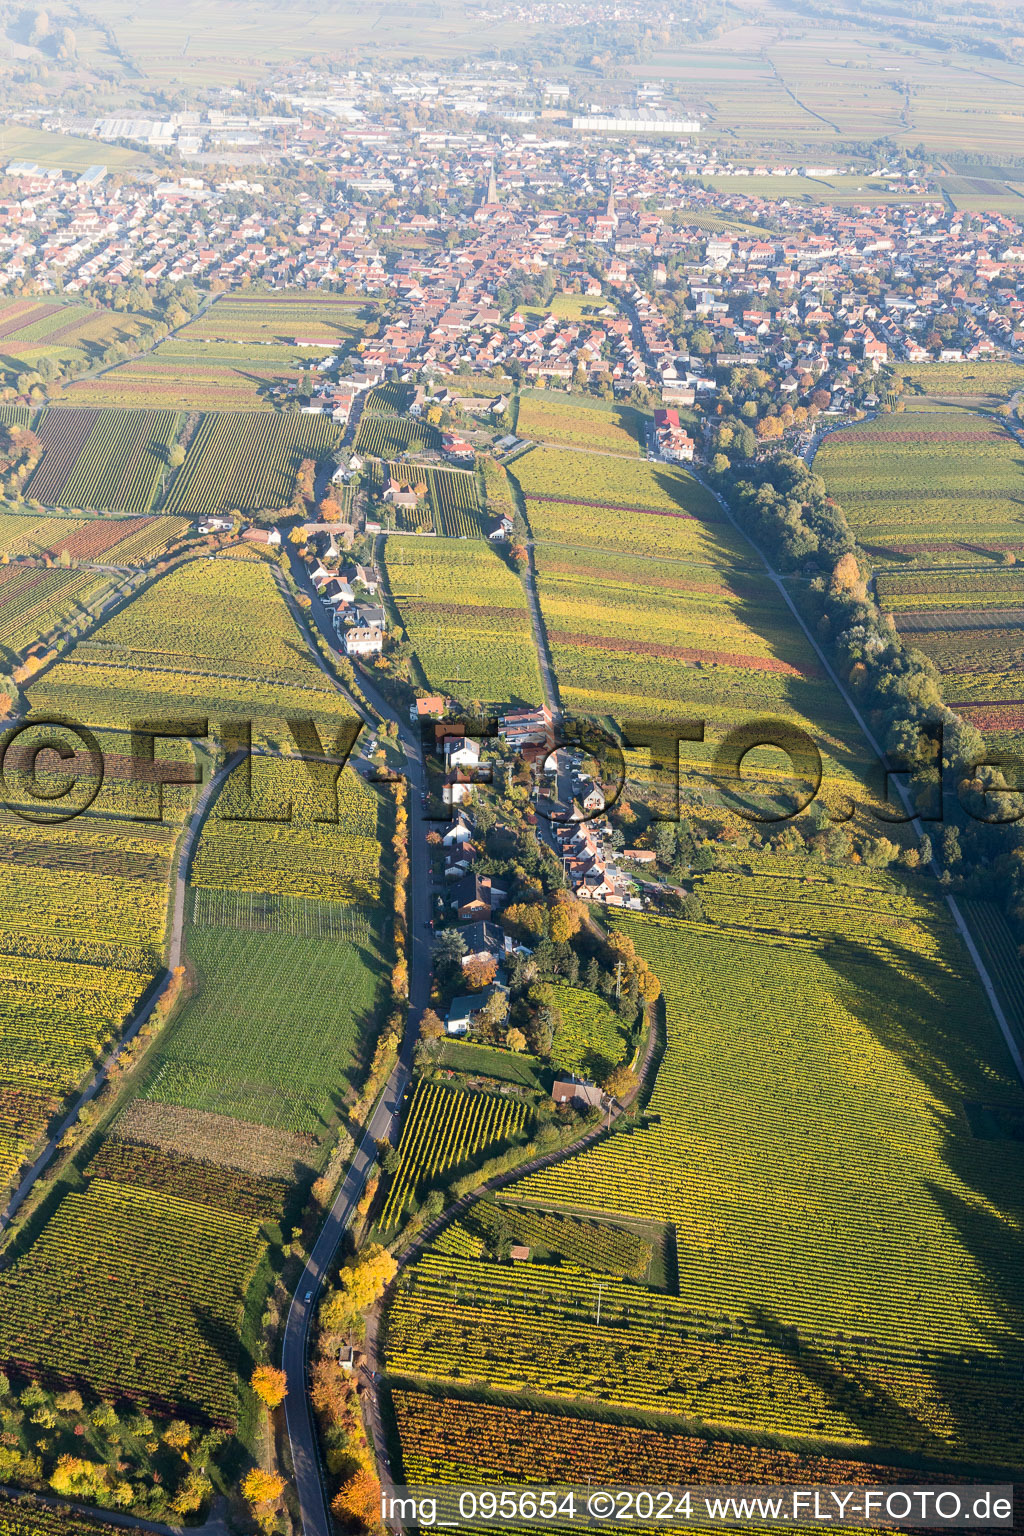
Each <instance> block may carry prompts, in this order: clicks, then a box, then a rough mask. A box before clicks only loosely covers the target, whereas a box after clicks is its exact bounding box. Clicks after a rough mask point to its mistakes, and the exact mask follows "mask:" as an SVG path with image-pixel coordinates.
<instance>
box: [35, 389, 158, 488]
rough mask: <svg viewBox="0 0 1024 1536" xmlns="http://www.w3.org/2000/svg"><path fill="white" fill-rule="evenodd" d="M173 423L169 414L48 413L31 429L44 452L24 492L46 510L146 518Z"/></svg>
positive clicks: (68, 409) (60, 410)
mask: <svg viewBox="0 0 1024 1536" xmlns="http://www.w3.org/2000/svg"><path fill="white" fill-rule="evenodd" d="M177 423H178V417H177V415H176V413H175V412H173V411H155V412H150V411H118V410H112V411H90V410H77V409H74V408H71V407H64V406H55V407H51V408H50V409H49V410H48V411H46V412H44V414H43V417H42V420H41V422H40V424H39V426H38V427H37V429H36V431H37V435H38V437H39V439H40V441H41V443H42V444H43V447H44V450H45V451H44V453H43V457H42V459H41V460H40V461H39V467H38V469H37V470H36V472H35V474H34V475H33V476H32V479H31V480H30V482H29V487H28V489H29V492H30V494H31V495H32V496H33V497H34V499H35V500H36V501H41V502H44V503H47V504H51V503H61V504H63V505H64V506H81V507H92V508H97V509H106V510H110V511H116V512H148V511H149V509H150V507H151V506H152V505H153V499H154V497H155V496H156V492H157V488H158V486H159V485H160V483H161V481H162V478H163V476H164V474H165V472H166V463H167V453H168V450H169V448H170V445H171V442H172V441H173V438H174V434H175V431H176V429H177Z"/></svg>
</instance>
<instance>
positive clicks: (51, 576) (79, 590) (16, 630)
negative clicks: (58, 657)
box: [0, 565, 112, 653]
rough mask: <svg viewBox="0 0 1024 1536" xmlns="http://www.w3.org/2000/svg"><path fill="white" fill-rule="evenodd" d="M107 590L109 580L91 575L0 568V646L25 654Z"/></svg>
mask: <svg viewBox="0 0 1024 1536" xmlns="http://www.w3.org/2000/svg"><path fill="white" fill-rule="evenodd" d="M111 586H112V583H111V581H110V578H109V577H107V576H103V575H99V574H97V573H96V572H95V571H85V572H81V571H47V570H40V569H39V567H38V566H16V565H8V566H3V567H0V646H6V647H7V649H8V650H11V651H14V652H17V653H21V652H24V651H26V650H27V649H28V648H29V647H30V646H32V645H34V644H36V642H37V641H39V639H40V638H41V637H42V636H45V635H48V634H49V633H50V631H51V630H53V629H54V628H56V627H57V626H58V625H60V624H62V623H64V622H66V621H67V620H68V619H69V618H72V617H73V616H75V615H79V614H84V613H86V611H87V610H88V608H89V607H90V606H94V605H95V604H96V602H97V599H98V598H100V597H101V596H102V595H103V594H105V593H106V592H109V591H110V590H111Z"/></svg>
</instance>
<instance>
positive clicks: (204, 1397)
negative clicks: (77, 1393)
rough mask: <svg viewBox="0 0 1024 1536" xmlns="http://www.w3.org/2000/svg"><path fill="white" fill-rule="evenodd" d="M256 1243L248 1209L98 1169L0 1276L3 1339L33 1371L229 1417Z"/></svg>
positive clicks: (2, 1345) (0, 1344)
mask: <svg viewBox="0 0 1024 1536" xmlns="http://www.w3.org/2000/svg"><path fill="white" fill-rule="evenodd" d="M262 1248H263V1245H262V1243H261V1241H260V1239H259V1237H258V1234H257V1228H256V1224H255V1223H254V1222H253V1221H252V1220H251V1219H246V1218H243V1217H239V1216H234V1215H232V1214H230V1213H229V1212H227V1211H225V1210H217V1211H215V1210H213V1209H211V1208H210V1207H208V1206H205V1205H200V1204H196V1203H195V1202H192V1201H183V1200H177V1199H174V1198H173V1197H172V1196H170V1195H168V1194H166V1193H164V1192H160V1193H158V1194H155V1193H151V1192H149V1191H148V1190H144V1189H141V1188H138V1187H133V1186H130V1185H126V1184H117V1183H112V1182H110V1181H108V1180H105V1179H94V1180H92V1181H91V1183H90V1185H89V1187H88V1189H87V1190H86V1191H85V1193H83V1194H69V1195H67V1196H66V1197H65V1198H64V1200H62V1201H61V1203H60V1205H59V1206H58V1208H57V1210H56V1212H55V1213H54V1215H53V1216H52V1217H51V1218H50V1220H49V1221H48V1222H47V1224H46V1227H45V1229H44V1231H43V1233H42V1235H41V1236H40V1237H39V1238H37V1239H36V1241H35V1242H34V1243H33V1244H32V1248H31V1252H30V1254H28V1255H26V1256H25V1257H24V1258H21V1259H19V1260H16V1261H15V1263H14V1264H13V1265H12V1266H11V1267H10V1268H9V1269H7V1270H5V1271H4V1273H3V1274H2V1275H0V1298H2V1305H0V1349H2V1351H3V1353H4V1355H5V1357H6V1358H7V1359H8V1360H10V1361H17V1362H18V1363H19V1364H20V1365H21V1366H23V1367H24V1368H27V1369H28V1370H30V1371H37V1372H38V1371H46V1372H55V1373H56V1374H58V1375H59V1376H62V1377H64V1378H65V1379H69V1378H70V1379H71V1380H73V1381H77V1382H80V1383H81V1384H82V1385H83V1386H87V1387H90V1388H92V1389H93V1390H95V1391H97V1392H99V1393H102V1394H105V1395H106V1394H109V1395H111V1396H129V1397H133V1398H135V1399H136V1401H139V1402H141V1403H143V1404H146V1405H148V1406H151V1407H152V1408H154V1409H157V1410H158V1411H163V1412H166V1411H167V1409H168V1408H169V1407H171V1406H172V1405H173V1406H174V1407H178V1408H181V1409H183V1410H185V1411H186V1412H189V1413H191V1414H193V1415H196V1414H198V1415H201V1416H208V1417H210V1418H212V1419H214V1420H215V1421H218V1422H220V1423H223V1424H226V1425H230V1424H233V1423H234V1419H235V1391H234V1371H233V1365H234V1362H235V1361H236V1360H237V1358H238V1349H239V1344H238V1330H239V1324H240V1320H241V1309H242V1302H243V1298H244V1294H245V1289H246V1285H247V1283H248V1281H249V1279H250V1277H251V1275H252V1272H253V1270H254V1269H255V1267H256V1263H257V1261H258V1260H259V1258H260V1255H261V1252H262ZM126 1302H130V1305H126Z"/></svg>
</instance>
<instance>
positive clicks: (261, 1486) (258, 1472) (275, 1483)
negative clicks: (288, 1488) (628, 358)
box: [242, 1467, 284, 1505]
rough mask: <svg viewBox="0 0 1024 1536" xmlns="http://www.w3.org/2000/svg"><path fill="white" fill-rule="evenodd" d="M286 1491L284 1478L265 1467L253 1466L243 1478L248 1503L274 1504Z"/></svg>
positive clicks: (243, 1491)
mask: <svg viewBox="0 0 1024 1536" xmlns="http://www.w3.org/2000/svg"><path fill="white" fill-rule="evenodd" d="M282 1493H284V1478H283V1477H280V1476H279V1475H278V1473H276V1472H268V1471H267V1470H266V1469H265V1468H264V1467H253V1469H252V1471H251V1472H247V1473H246V1474H245V1477H244V1478H243V1479H242V1494H243V1496H244V1498H245V1500H246V1502H247V1503H248V1504H253V1505H256V1504H272V1503H273V1502H274V1500H275V1499H279V1498H280V1497H281V1495H282Z"/></svg>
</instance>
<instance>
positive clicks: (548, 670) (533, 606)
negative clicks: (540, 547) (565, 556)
mask: <svg viewBox="0 0 1024 1536" xmlns="http://www.w3.org/2000/svg"><path fill="white" fill-rule="evenodd" d="M533 545H534V541H533V539H527V541H526V570H525V571H524V573H523V585H524V587H525V588H526V597H527V601H528V602H529V605H530V622H531V624H532V625H533V643H534V645H535V646H536V648H537V660H538V661H539V663H540V676H541V682H542V683H543V684H544V698H545V701H546V703H547V706H548V709H550V711H551V718H552V720H553V721H554V723H555V724H556V725H557V724H558V722H559V721H560V720H561V718H562V698H561V695H560V694H559V692H558V679H557V678H556V676H555V669H554V667H553V666H552V664H551V651H550V649H549V647H548V632H547V630H546V629H545V627H544V616H543V614H542V613H541V611H540V598H539V596H538V594H537V565H536V561H535V560H534V555H533Z"/></svg>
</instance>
